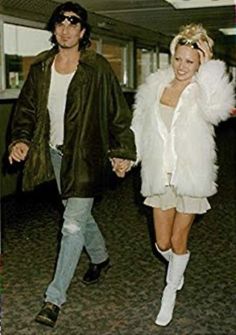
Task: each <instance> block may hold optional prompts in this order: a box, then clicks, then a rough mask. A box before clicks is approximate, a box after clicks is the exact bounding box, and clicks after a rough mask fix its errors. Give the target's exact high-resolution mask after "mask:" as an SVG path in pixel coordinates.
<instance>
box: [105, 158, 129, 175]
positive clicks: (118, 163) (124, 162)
mask: <svg viewBox="0 0 236 335" xmlns="http://www.w3.org/2000/svg"><path fill="white" fill-rule="evenodd" d="M110 160H111V165H112V170H113V171H114V172H115V173H116V175H117V177H120V178H124V176H125V174H126V172H128V171H130V169H131V167H132V165H133V164H132V161H130V160H128V159H122V158H111V159H110Z"/></svg>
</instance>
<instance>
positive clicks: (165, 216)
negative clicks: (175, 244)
mask: <svg viewBox="0 0 236 335" xmlns="http://www.w3.org/2000/svg"><path fill="white" fill-rule="evenodd" d="M175 215H176V210H175V208H171V209H167V210H165V211H163V210H161V209H160V208H153V220H154V227H155V235H156V243H157V246H158V247H159V248H160V249H161V250H168V249H170V248H171V236H172V231H173V225H174V221H175Z"/></svg>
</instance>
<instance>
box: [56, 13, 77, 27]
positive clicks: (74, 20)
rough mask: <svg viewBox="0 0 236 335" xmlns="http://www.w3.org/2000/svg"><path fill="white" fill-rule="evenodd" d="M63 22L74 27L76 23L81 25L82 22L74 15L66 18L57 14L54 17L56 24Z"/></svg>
mask: <svg viewBox="0 0 236 335" xmlns="http://www.w3.org/2000/svg"><path fill="white" fill-rule="evenodd" d="M65 20H67V21H69V22H70V24H73V25H76V24H77V23H82V22H83V21H82V20H81V19H80V18H79V17H77V16H75V15H71V16H67V15H64V14H59V15H58V16H57V17H56V23H62V22H64V21H65Z"/></svg>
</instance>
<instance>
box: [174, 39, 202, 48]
mask: <svg viewBox="0 0 236 335" xmlns="http://www.w3.org/2000/svg"><path fill="white" fill-rule="evenodd" d="M178 44H179V45H187V46H190V47H191V48H193V49H199V47H198V45H197V43H196V42H194V41H192V40H188V39H187V38H181V39H179V41H178Z"/></svg>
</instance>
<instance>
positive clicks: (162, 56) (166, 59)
mask: <svg viewBox="0 0 236 335" xmlns="http://www.w3.org/2000/svg"><path fill="white" fill-rule="evenodd" d="M169 64H170V56H169V54H168V53H166V52H160V53H159V68H160V69H166V68H167V67H168V66H169Z"/></svg>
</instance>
